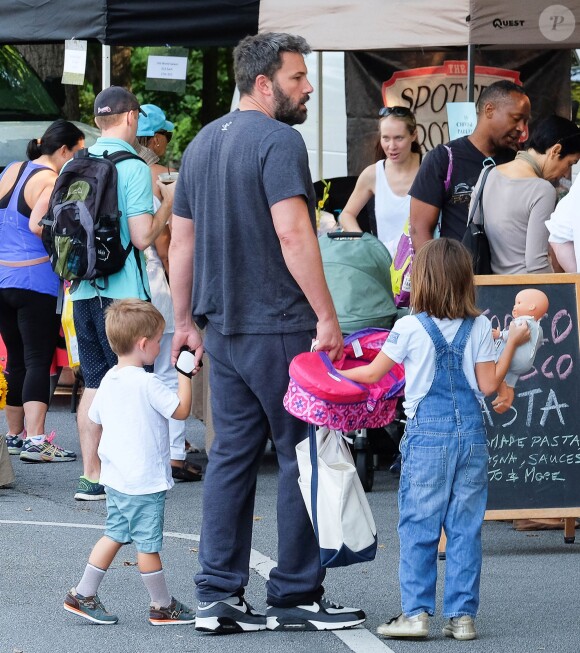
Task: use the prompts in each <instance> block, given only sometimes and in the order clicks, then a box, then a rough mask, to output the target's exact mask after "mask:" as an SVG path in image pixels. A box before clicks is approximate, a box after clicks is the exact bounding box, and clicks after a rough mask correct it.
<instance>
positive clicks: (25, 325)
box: [0, 120, 85, 462]
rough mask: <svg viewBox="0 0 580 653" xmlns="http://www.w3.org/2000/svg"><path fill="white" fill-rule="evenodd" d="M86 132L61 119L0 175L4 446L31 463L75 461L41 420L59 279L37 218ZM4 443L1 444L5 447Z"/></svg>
mask: <svg viewBox="0 0 580 653" xmlns="http://www.w3.org/2000/svg"><path fill="white" fill-rule="evenodd" d="M84 137H85V136H84V134H83V132H82V131H81V130H80V129H78V128H77V127H76V126H75V125H73V124H72V123H71V122H67V121H66V120H57V121H56V122H54V123H53V124H52V125H51V126H50V127H49V128H48V129H47V130H46V132H45V134H44V135H43V136H42V138H39V139H38V140H36V139H33V140H31V141H30V142H29V144H28V147H27V152H26V153H27V156H28V158H29V161H25V162H15V163H12V164H10V165H9V166H8V167H7V168H6V169H5V170H4V172H3V173H2V176H0V335H1V336H2V339H3V340H4V344H5V346H6V351H7V365H6V380H7V382H8V396H7V402H6V421H7V423H8V433H7V434H6V444H7V446H8V451H9V453H11V454H19V455H20V458H21V460H24V461H27V462H61V461H67V460H74V459H75V458H76V456H75V454H73V453H72V452H69V451H65V450H64V449H61V448H60V447H57V446H56V445H55V444H53V443H52V438H53V437H54V435H53V434H51V435H49V436H46V435H45V428H44V421H45V417H46V412H47V410H48V402H49V396H50V365H51V362H52V357H53V354H54V350H55V348H56V343H57V338H58V334H59V329H60V315H58V314H57V312H56V303H57V295H58V287H59V278H58V277H57V275H56V274H55V273H54V272H53V271H52V268H51V266H50V263H49V262H48V256H47V254H46V251H45V249H44V247H43V245H42V241H41V239H40V233H41V227H40V225H39V222H40V220H41V219H42V217H43V216H44V214H45V213H46V211H47V208H48V201H49V199H50V194H51V192H52V189H53V187H54V184H55V182H56V178H57V177H58V173H59V172H60V170H61V168H62V167H63V165H64V164H65V163H66V162H67V161H68V160H69V159H71V158H72V156H73V154H74V153H75V152H76V151H77V150H78V149H80V148H81V147H84ZM3 445H4V443H3V442H0V446H3Z"/></svg>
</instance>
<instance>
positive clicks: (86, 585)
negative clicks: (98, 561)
mask: <svg viewBox="0 0 580 653" xmlns="http://www.w3.org/2000/svg"><path fill="white" fill-rule="evenodd" d="M105 571H106V569H100V568H99V567H95V566H94V565H91V564H88V563H87V566H86V567H85V573H84V574H83V577H82V578H81V580H80V582H79V584H78V585H77V587H76V590H77V594H80V595H81V596H94V595H95V594H96V593H97V592H98V590H99V585H100V584H101V581H102V580H103V578H104V577H105Z"/></svg>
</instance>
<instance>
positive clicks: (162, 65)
mask: <svg viewBox="0 0 580 653" xmlns="http://www.w3.org/2000/svg"><path fill="white" fill-rule="evenodd" d="M186 74H187V57H160V56H157V55H149V57H148V58H147V77H150V78H153V79H185V77H186Z"/></svg>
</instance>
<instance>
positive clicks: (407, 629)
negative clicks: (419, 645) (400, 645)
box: [377, 612, 429, 637]
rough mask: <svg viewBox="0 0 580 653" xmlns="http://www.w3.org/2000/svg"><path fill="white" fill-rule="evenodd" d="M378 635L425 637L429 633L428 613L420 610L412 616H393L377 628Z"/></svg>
mask: <svg viewBox="0 0 580 653" xmlns="http://www.w3.org/2000/svg"><path fill="white" fill-rule="evenodd" d="M377 633H378V634H379V635H384V636H385V637H427V635H429V615H428V614H427V613H426V612H421V613H420V614H417V615H415V616H414V617H405V615H404V614H400V615H399V616H398V617H393V618H392V619H391V620H390V621H389V622H387V623H386V624H381V625H380V626H379V627H378V628H377Z"/></svg>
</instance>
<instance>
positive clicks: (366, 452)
mask: <svg viewBox="0 0 580 653" xmlns="http://www.w3.org/2000/svg"><path fill="white" fill-rule="evenodd" d="M354 457H355V465H356V473H357V474H358V477H359V478H360V482H361V483H362V486H363V489H364V491H365V492H370V491H371V490H372V489H373V483H374V481H375V468H374V464H373V455H372V453H371V451H370V446H369V441H368V438H367V432H366V429H361V430H360V431H356V437H355V439H354Z"/></svg>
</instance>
